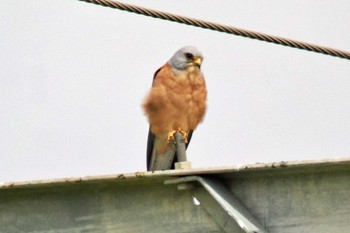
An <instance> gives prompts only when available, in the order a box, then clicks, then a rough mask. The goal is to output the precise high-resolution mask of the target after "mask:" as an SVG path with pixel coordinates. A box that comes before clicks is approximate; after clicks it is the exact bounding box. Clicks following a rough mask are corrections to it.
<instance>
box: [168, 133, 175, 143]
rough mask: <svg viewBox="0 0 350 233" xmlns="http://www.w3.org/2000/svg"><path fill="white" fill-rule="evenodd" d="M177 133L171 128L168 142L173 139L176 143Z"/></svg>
mask: <svg viewBox="0 0 350 233" xmlns="http://www.w3.org/2000/svg"><path fill="white" fill-rule="evenodd" d="M175 134H176V130H171V131H169V132H168V139H167V142H168V143H170V142H171V141H173V142H174V143H175Z"/></svg>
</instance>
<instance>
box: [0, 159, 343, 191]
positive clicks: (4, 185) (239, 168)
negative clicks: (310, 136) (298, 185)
mask: <svg viewBox="0 0 350 233" xmlns="http://www.w3.org/2000/svg"><path fill="white" fill-rule="evenodd" d="M347 165H348V166H349V165H350V157H342V158H332V159H319V160H301V161H280V162H272V163H255V164H247V165H234V166H222V167H208V168H193V169H188V170H165V171H155V172H148V171H147V172H146V171H143V172H133V173H125V174H111V175H98V176H84V177H70V178H57V179H41V180H29V181H16V182H0V190H1V189H8V188H20V187H32V186H41V185H53V184H67V183H80V182H98V181H108V180H110V181H116V180H125V179H140V178H165V177H179V176H187V175H210V174H223V173H237V172H243V171H264V170H271V169H283V168H301V167H326V166H327V167H328V166H347Z"/></svg>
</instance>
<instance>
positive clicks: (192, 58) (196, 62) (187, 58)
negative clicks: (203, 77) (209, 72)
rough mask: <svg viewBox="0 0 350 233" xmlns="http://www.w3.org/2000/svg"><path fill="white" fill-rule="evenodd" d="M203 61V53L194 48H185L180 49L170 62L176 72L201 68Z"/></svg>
mask: <svg viewBox="0 0 350 233" xmlns="http://www.w3.org/2000/svg"><path fill="white" fill-rule="evenodd" d="M202 61H203V55H202V53H201V52H200V51H199V50H198V49H197V48H195V47H193V46H185V47H183V48H181V49H179V50H178V51H177V52H176V53H175V54H174V55H173V56H172V57H171V58H170V60H169V61H168V64H169V65H170V66H171V67H172V68H173V69H175V70H186V69H187V68H188V67H190V66H197V67H198V68H200V67H201V64H202Z"/></svg>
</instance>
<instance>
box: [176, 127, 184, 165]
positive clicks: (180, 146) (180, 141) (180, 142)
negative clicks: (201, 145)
mask: <svg viewBox="0 0 350 233" xmlns="http://www.w3.org/2000/svg"><path fill="white" fill-rule="evenodd" d="M175 141H176V154H177V161H178V162H185V161H187V156H186V144H185V140H184V138H183V136H182V134H181V133H180V132H179V131H177V132H176V134H175Z"/></svg>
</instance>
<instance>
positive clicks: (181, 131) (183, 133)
mask: <svg viewBox="0 0 350 233" xmlns="http://www.w3.org/2000/svg"><path fill="white" fill-rule="evenodd" d="M178 131H179V133H181V134H182V137H183V138H184V142H185V143H186V144H187V143H188V139H187V138H188V135H187V133H186V132H185V131H183V130H182V129H181V128H179V129H178Z"/></svg>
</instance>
